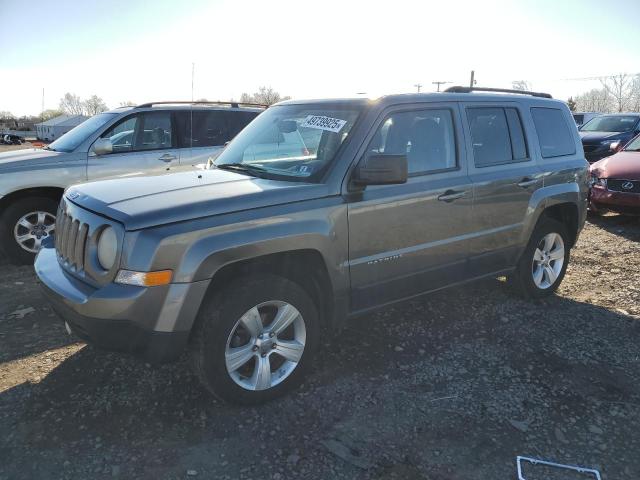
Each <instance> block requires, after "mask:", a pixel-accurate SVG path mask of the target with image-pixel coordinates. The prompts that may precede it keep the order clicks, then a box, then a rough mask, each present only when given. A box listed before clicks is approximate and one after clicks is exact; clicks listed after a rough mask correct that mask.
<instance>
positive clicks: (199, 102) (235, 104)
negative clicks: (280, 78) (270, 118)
mask: <svg viewBox="0 0 640 480" xmlns="http://www.w3.org/2000/svg"><path fill="white" fill-rule="evenodd" d="M174 104H184V105H229V106H231V108H240V107H241V106H242V107H259V108H268V107H269V105H265V104H262V103H246V102H219V101H215V102H209V101H202V100H195V101H193V102H191V101H188V100H187V101H185V100H175V101H169V100H165V101H162V102H148V103H142V104H140V105H136V106H135V108H149V107H153V106H154V105H174Z"/></svg>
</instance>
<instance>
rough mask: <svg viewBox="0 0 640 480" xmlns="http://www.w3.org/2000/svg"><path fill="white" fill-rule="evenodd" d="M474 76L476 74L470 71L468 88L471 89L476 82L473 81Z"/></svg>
mask: <svg viewBox="0 0 640 480" xmlns="http://www.w3.org/2000/svg"><path fill="white" fill-rule="evenodd" d="M475 75H476V72H475V71H473V70H471V81H470V82H469V88H473V87H474V85H475V84H476V81H475V78H474V77H475Z"/></svg>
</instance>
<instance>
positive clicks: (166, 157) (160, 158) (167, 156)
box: [158, 153, 178, 163]
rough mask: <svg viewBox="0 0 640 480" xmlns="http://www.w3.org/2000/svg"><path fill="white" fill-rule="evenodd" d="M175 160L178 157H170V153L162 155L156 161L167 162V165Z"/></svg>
mask: <svg viewBox="0 0 640 480" xmlns="http://www.w3.org/2000/svg"><path fill="white" fill-rule="evenodd" d="M176 158H178V157H176V156H175V155H171V154H170V153H165V154H164V155H162V156H161V157H159V158H158V160H161V161H163V162H167V163H169V162H171V161H172V160H175V159H176Z"/></svg>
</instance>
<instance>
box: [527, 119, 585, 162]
mask: <svg viewBox="0 0 640 480" xmlns="http://www.w3.org/2000/svg"><path fill="white" fill-rule="evenodd" d="M531 116H532V117H533V123H534V125H535V127H536V132H537V133H538V141H539V142H540V152H541V154H542V158H553V157H561V156H563V155H573V154H574V153H576V145H575V142H574V139H573V135H571V131H570V130H569V127H568V126H567V122H566V121H565V117H564V114H563V112H562V110H560V109H558V108H542V107H534V108H532V109H531Z"/></svg>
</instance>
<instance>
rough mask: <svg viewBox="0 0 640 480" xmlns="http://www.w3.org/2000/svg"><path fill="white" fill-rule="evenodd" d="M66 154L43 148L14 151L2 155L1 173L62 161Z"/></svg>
mask: <svg viewBox="0 0 640 480" xmlns="http://www.w3.org/2000/svg"><path fill="white" fill-rule="evenodd" d="M65 155H66V154H65V153H63V152H54V151H53V150H43V149H41V148H28V149H24V150H12V151H9V152H2V153H0V171H2V170H5V169H21V168H30V167H33V166H37V165H41V164H47V163H51V161H52V160H53V161H55V160H60V157H64V156H65Z"/></svg>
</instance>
